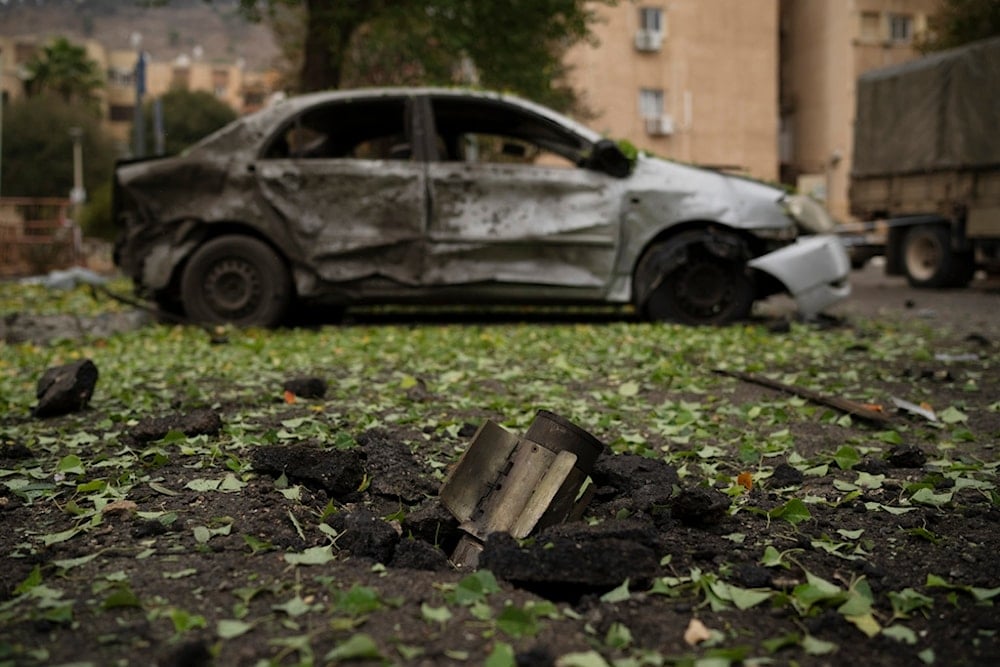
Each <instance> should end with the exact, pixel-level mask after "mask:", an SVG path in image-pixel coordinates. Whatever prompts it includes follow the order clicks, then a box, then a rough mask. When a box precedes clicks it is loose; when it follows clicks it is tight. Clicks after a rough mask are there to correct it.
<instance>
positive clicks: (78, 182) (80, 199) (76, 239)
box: [69, 127, 87, 264]
mask: <svg viewBox="0 0 1000 667" xmlns="http://www.w3.org/2000/svg"><path fill="white" fill-rule="evenodd" d="M69 136H71V137H72V138H73V189H72V190H70V192H69V202H70V204H71V205H72V207H73V209H72V211H73V213H72V216H73V218H72V220H73V226H72V228H71V229H70V232H71V233H72V234H73V263H74V264H76V263H77V261H78V260H79V259H80V246H81V245H82V243H83V238H82V235H83V230H82V229H81V227H80V222H81V221H80V218H81V213H82V212H83V203H84V202H85V201H87V190H86V189H85V188H84V186H83V142H82V141H81V140H82V139H83V129H82V128H79V127H71V128H69Z"/></svg>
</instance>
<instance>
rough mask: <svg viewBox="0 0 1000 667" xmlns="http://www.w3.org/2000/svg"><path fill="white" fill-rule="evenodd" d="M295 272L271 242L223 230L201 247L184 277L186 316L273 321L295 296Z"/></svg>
mask: <svg viewBox="0 0 1000 667" xmlns="http://www.w3.org/2000/svg"><path fill="white" fill-rule="evenodd" d="M291 293H292V287H291V278H290V277H289V274H288V270H287V269H286V268H285V264H284V262H282V260H281V258H280V257H279V256H278V254H277V253H276V252H275V251H274V250H272V249H271V247H270V246H268V245H267V244H265V243H263V242H262V241H259V240H257V239H254V238H250V237H248V236H220V237H218V238H215V239H212V240H211V241H208V242H207V243H205V244H204V245H202V246H201V247H200V248H198V249H197V250H196V251H195V252H194V254H193V255H192V256H191V259H190V260H189V261H188V263H187V266H186V267H185V268H184V274H183V276H182V279H181V297H182V299H183V302H184V310H185V312H186V313H187V316H188V317H189V318H191V319H193V320H195V321H197V322H203V323H206V324H235V325H237V326H261V327H268V326H274V325H275V324H277V323H278V322H280V321H281V318H282V316H283V315H284V314H285V310H286V308H287V307H288V303H289V301H290V299H291Z"/></svg>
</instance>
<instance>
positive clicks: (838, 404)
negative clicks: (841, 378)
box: [715, 368, 892, 424]
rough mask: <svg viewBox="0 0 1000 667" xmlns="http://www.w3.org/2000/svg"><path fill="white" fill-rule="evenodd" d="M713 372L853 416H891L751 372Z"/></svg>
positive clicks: (879, 419)
mask: <svg viewBox="0 0 1000 667" xmlns="http://www.w3.org/2000/svg"><path fill="white" fill-rule="evenodd" d="M715 372H716V373H719V374H720V375H728V376H730V377H734V378H738V379H740V380H743V381H744V382H752V383H753V384H759V385H761V386H762V387H768V388H769V389H776V390H778V391H783V392H785V393H788V394H792V395H793V396H798V397H799V398H804V399H806V400H809V401H812V402H813V403H819V404H820V405H825V406H827V407H831V408H835V409H837V410H840V411H841V412H846V413H847V414H849V415H851V416H853V417H859V418H861V419H867V420H868V421H873V422H878V423H880V424H884V423H886V422H890V421H892V419H891V417H889V416H888V415H886V414H884V413H882V412H879V411H877V410H872V409H871V408H869V407H867V406H865V405H864V404H862V403H857V402H855V401H851V400H848V399H846V398H841V397H840V396H825V395H823V394H820V393H819V392H815V391H812V390H811V389H806V388H804V387H796V386H795V385H790V384H785V383H784V382H778V381H777V380H772V379H771V378H767V377H764V376H762V375H754V374H752V373H744V372H742V371H731V370H726V369H722V368H718V369H716V370H715Z"/></svg>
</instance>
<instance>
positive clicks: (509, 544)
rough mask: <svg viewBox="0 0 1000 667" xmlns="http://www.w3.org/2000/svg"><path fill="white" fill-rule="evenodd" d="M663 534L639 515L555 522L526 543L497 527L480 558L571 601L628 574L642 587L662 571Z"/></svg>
mask: <svg viewBox="0 0 1000 667" xmlns="http://www.w3.org/2000/svg"><path fill="white" fill-rule="evenodd" d="M658 534H659V531H657V530H656V529H655V527H654V526H653V525H652V524H650V523H648V522H645V521H637V520H610V521H605V522H603V523H600V524H597V525H596V526H590V525H587V524H586V523H583V522H579V521H577V522H573V523H567V524H562V525H558V526H552V527H550V528H548V529H545V530H542V531H541V532H539V533H538V534H537V535H535V536H534V537H535V539H533V540H527V541H525V542H524V543H520V542H519V541H518V540H516V539H515V538H514V537H512V536H511V535H510V534H508V533H494V534H492V535H490V536H489V538H488V539H487V540H486V545H485V548H484V550H483V552H482V554H481V556H480V561H479V562H480V565H481V566H482V567H484V568H487V569H488V570H490V571H491V572H492V573H493V574H494V575H496V576H497V577H500V578H502V579H506V580H507V581H510V582H512V583H514V584H515V585H517V586H520V587H521V588H525V589H527V590H530V591H533V592H536V593H539V594H541V595H544V596H545V597H548V598H549V599H555V600H568V601H572V600H577V599H579V598H580V597H582V596H583V595H586V594H588V593H604V592H607V591H609V590H611V589H613V588H616V587H617V586H619V585H621V583H622V582H623V581H625V580H626V579H629V580H630V581H631V582H633V583H634V585H635V586H636V587H641V586H643V585H644V584H645V583H646V582H648V581H649V580H651V579H652V578H653V577H655V576H657V575H658V574H659V557H658V555H657V554H658V553H659V552H660V551H661V549H662V546H661V545H659V544H654V543H651V542H650V540H651V539H653V538H654V537H655V536H656V535H658Z"/></svg>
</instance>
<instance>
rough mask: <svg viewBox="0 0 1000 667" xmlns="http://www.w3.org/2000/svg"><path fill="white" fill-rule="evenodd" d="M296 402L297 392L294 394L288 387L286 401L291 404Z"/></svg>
mask: <svg viewBox="0 0 1000 667" xmlns="http://www.w3.org/2000/svg"><path fill="white" fill-rule="evenodd" d="M294 402H295V394H293V393H292V392H290V391H288V390H287V389H286V390H285V403H288V404H289V405H291V404H292V403H294Z"/></svg>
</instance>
